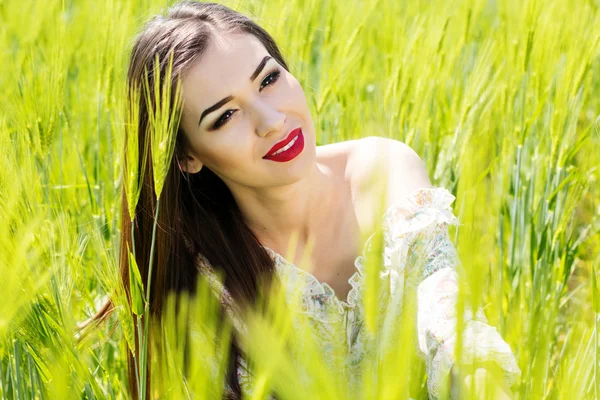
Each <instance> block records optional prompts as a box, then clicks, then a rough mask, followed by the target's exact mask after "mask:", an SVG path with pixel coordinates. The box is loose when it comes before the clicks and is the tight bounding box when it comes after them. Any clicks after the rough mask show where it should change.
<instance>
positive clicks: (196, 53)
mask: <svg viewBox="0 0 600 400" xmlns="http://www.w3.org/2000/svg"><path fill="white" fill-rule="evenodd" d="M218 33H246V34H251V35H254V36H255V37H256V38H257V39H258V40H260V41H261V43H262V44H263V45H264V46H265V48H266V49H267V51H268V52H269V54H270V55H271V56H272V57H273V58H274V59H275V60H276V61H277V62H278V63H279V64H280V65H281V66H282V67H283V68H285V69H286V70H287V69H288V67H287V64H286V62H285V61H284V59H283V57H282V55H281V53H280V51H279V49H278V47H277V45H276V44H275V41H274V40H273V38H272V37H271V36H270V35H269V34H268V33H267V32H266V31H265V30H264V29H263V28H261V27H260V26H259V25H257V24H256V23H255V22H253V21H252V20H251V19H250V18H248V17H247V16H244V15H242V14H240V13H238V12H235V11H233V10H231V9H229V8H227V7H225V6H223V5H220V4H215V3H199V2H194V1H184V2H181V3H178V4H176V5H175V6H173V7H171V8H170V9H169V10H168V11H167V14H166V16H162V15H159V16H156V17H154V18H153V19H152V20H150V21H149V22H148V23H147V25H146V26H145V28H144V29H143V30H142V32H141V33H140V34H139V35H138V36H137V38H136V40H135V43H134V46H133V49H132V52H131V58H130V62H129V70H128V75H127V83H128V87H129V88H130V89H131V88H133V87H136V86H137V87H139V86H140V85H141V84H142V83H143V79H144V76H145V75H144V74H145V70H147V71H152V69H153V66H154V59H155V57H156V55H158V58H159V62H160V77H163V76H164V74H165V71H166V70H167V68H166V67H167V64H168V62H169V58H170V57H172V74H171V76H170V79H171V82H172V86H173V87H175V84H176V79H178V78H181V77H182V76H183V75H184V74H185V73H186V72H187V71H188V70H189V69H190V68H191V66H192V65H193V64H194V63H195V62H196V61H197V60H198V59H199V58H200V57H201V56H202V54H203V53H204V51H205V50H206V48H207V46H208V43H209V40H210V39H211V38H212V37H214V35H216V34H218ZM148 78H149V85H150V87H153V86H154V83H153V79H154V77H153V76H152V75H149V76H148ZM168 78H169V77H168ZM130 101H131V100H130ZM153 106H154V105H153V104H148V103H147V102H146V99H145V96H141V99H139V126H138V130H137V134H138V135H139V154H140V157H139V158H140V159H142V155H143V153H144V151H149V150H148V149H149V146H146V141H147V140H149V134H148V108H149V107H153ZM186 145H187V143H186V141H185V135H184V133H183V131H182V129H181V127H179V129H178V130H177V139H176V145H175V152H174V156H173V159H172V160H171V163H170V167H169V171H168V174H167V176H166V180H165V184H164V188H163V191H162V194H161V205H160V212H159V214H158V226H159V229H157V236H156V245H155V253H154V259H153V265H154V268H153V272H152V293H151V295H150V298H149V301H150V310H151V314H152V316H153V318H154V319H158V320H160V316H161V312H162V307H163V303H164V301H165V299H166V296H167V294H168V293H170V292H175V293H178V294H181V293H191V294H193V293H194V291H195V284H196V282H197V279H198V274H199V269H198V266H197V264H196V262H197V260H198V255H202V256H203V257H204V258H205V259H206V260H207V261H208V262H209V263H210V265H211V266H212V267H213V268H214V269H215V270H218V271H219V272H220V273H221V274H222V276H223V277H224V282H223V283H224V286H225V288H226V289H227V290H228V291H229V292H230V293H231V295H232V297H233V298H234V299H235V300H236V302H238V303H239V304H252V303H253V302H254V301H256V300H257V298H258V290H259V288H261V287H263V286H262V285H263V284H269V283H270V278H271V277H273V275H274V269H275V268H274V263H273V260H272V259H271V257H270V256H269V254H268V253H267V252H266V250H265V249H264V248H263V246H262V245H261V244H260V242H259V240H258V239H257V237H256V236H255V235H254V234H253V232H252V231H251V230H250V229H249V228H248V226H247V225H246V223H245V221H244V219H243V218H242V215H241V213H240V210H239V208H238V206H237V204H236V202H235V201H234V198H233V196H232V194H231V192H230V190H229V189H228V187H227V186H226V185H225V184H224V183H223V181H222V180H221V179H220V178H218V177H217V176H216V175H215V174H214V173H213V172H212V171H211V170H210V169H208V168H207V167H206V166H204V167H203V168H202V169H201V170H200V172H198V173H196V174H187V173H185V172H183V171H182V170H181V168H180V167H179V160H183V159H184V158H183V156H184V151H185V149H186ZM148 159H150V155H148ZM125 162H127V160H126V159H125ZM141 166H142V163H141V162H140V164H139V168H141ZM155 210H156V198H155V195H154V191H153V182H152V163H150V162H148V163H146V166H145V173H144V181H143V182H142V188H141V194H140V198H139V202H138V204H137V206H136V209H135V218H134V224H135V255H136V261H137V265H138V266H139V268H140V273H141V276H142V280H143V282H144V284H146V282H147V278H148V265H149V258H150V246H151V241H152V226H153V223H154V213H155ZM131 229H132V224H131V222H130V218H129V213H128V207H127V198H126V196H125V192H124V191H123V197H122V213H121V232H120V235H121V236H120V243H121V246H120V254H119V263H120V268H121V277H122V280H123V284H124V287H125V288H126V291H127V296H128V298H129V301H131V296H130V293H129V290H128V288H129V267H128V248H130V249H131V248H132V243H131V242H132V239H131ZM110 309H111V307H110V304H107V305H106V306H105V307H104V308H103V310H101V311H100V312H99V314H98V316H99V317H100V318H103V317H105V316H106V314H107V313H108V312H110ZM238 343H239V342H238V341H237V340H235V336H234V338H233V339H232V342H231V346H230V353H229V360H230V363H229V365H228V370H227V374H226V382H227V384H228V386H229V387H230V388H231V392H230V393H229V396H230V397H234V398H241V388H240V384H239V381H238V378H237V374H236V369H237V361H238V356H239V355H240V354H241V349H240V347H239V345H238ZM133 363H134V359H133V357H132V355H131V354H128V377H129V386H130V390H131V392H132V395H133V396H134V397H137V387H136V384H135V375H134V364H133ZM148 376H149V373H148ZM149 383H150V382H149V381H148V384H149Z"/></svg>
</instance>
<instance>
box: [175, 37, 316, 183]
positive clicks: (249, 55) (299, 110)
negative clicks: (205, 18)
mask: <svg viewBox="0 0 600 400" xmlns="http://www.w3.org/2000/svg"><path fill="white" fill-rule="evenodd" d="M265 60H266V62H264V61H265ZM251 78H254V79H253V80H252V79H251ZM182 87H183V100H184V110H183V116H182V121H181V124H182V128H183V130H184V132H185V135H186V137H187V141H188V143H189V148H188V151H187V154H188V157H189V158H187V159H186V160H183V161H182V162H181V167H182V168H184V169H185V170H187V171H188V172H191V173H195V172H197V171H199V169H200V168H202V166H206V167H208V168H209V169H210V170H211V171H213V172H214V173H215V174H216V175H217V176H219V177H220V178H221V179H222V180H223V181H224V182H225V183H226V184H227V185H228V186H229V187H230V189H231V188H232V185H238V186H240V187H246V188H259V187H269V186H278V185H286V184H291V183H294V182H296V181H298V180H300V179H302V178H303V177H305V176H307V175H308V174H309V172H310V170H311V167H312V166H314V165H315V163H316V138H315V131H314V125H313V121H312V118H311V115H310V111H309V109H308V104H307V102H306V97H305V95H304V91H303V90H302V87H301V86H300V84H299V83H298V81H297V80H296V78H294V76H292V75H291V74H290V73H289V72H287V71H286V70H285V69H284V68H283V67H282V66H281V65H280V64H279V63H278V62H277V61H275V59H274V58H272V57H270V55H269V53H268V52H267V50H266V49H265V47H264V46H263V45H262V43H261V42H260V41H259V40H258V39H257V38H256V37H254V36H253V35H249V34H239V35H221V36H219V37H218V38H213V39H211V40H210V43H209V45H208V48H207V50H206V51H205V53H204V54H203V55H202V57H201V58H200V60H199V61H197V62H196V64H195V65H194V66H193V67H192V68H191V70H190V71H189V72H188V74H187V75H186V76H185V77H184V79H183V81H182ZM296 128H301V129H302V134H303V135H304V149H303V150H302V152H301V153H300V154H298V155H297V156H296V157H295V158H294V159H292V160H289V161H286V162H276V161H273V160H269V159H265V158H263V157H264V156H265V155H266V154H267V153H268V152H269V150H270V149H271V148H272V147H273V145H274V144H275V143H277V142H279V141H281V140H283V139H284V138H286V137H287V135H288V134H289V133H290V132H291V131H292V130H294V129H296Z"/></svg>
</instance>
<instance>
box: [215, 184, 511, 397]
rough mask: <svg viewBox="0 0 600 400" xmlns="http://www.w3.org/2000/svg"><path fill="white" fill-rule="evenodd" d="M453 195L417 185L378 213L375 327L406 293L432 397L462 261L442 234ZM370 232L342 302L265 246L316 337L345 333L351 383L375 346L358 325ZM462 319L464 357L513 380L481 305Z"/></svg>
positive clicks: (445, 361)
mask: <svg viewBox="0 0 600 400" xmlns="http://www.w3.org/2000/svg"><path fill="white" fill-rule="evenodd" d="M454 200H455V197H454V196H453V195H452V194H451V193H450V192H449V191H448V190H446V189H445V188H441V187H432V188H420V189H417V190H415V191H414V192H413V193H411V194H410V195H409V196H407V197H405V198H404V199H402V200H401V201H399V202H398V203H396V204H393V205H392V206H391V207H389V208H388V209H387V210H386V212H385V213H384V215H383V217H382V228H383V235H384V237H383V238H384V243H383V244H384V246H383V266H382V268H381V271H380V279H381V283H382V290H381V292H380V293H381V294H380V297H379V298H378V299H379V302H380V303H379V304H380V310H383V311H384V312H382V313H380V315H381V317H380V318H378V320H377V325H378V327H379V328H380V331H382V330H381V328H385V325H386V324H393V323H394V321H397V320H398V319H401V318H402V315H404V314H403V312H406V310H405V308H406V305H405V302H406V301H407V299H412V300H411V301H412V303H411V304H414V308H415V310H414V312H415V314H416V322H417V326H416V334H417V342H416V343H415V346H416V351H417V354H418V355H419V356H420V357H421V358H422V359H424V360H425V365H426V372H427V388H428V393H429V397H430V399H438V398H440V396H441V393H444V391H443V388H444V387H446V386H445V385H447V384H448V379H449V373H450V369H451V368H452V366H453V365H454V363H455V360H454V347H455V343H456V340H457V337H456V336H457V335H456V332H455V328H456V322H457V312H456V301H457V295H458V273H457V268H459V267H460V260H459V259H458V255H457V252H456V249H455V247H454V245H453V243H452V241H451V239H450V237H449V234H448V225H458V219H457V218H456V217H455V216H454V214H453V213H452V208H451V206H450V205H451V203H452V202H453V201H454ZM373 238H374V235H372V236H371V237H370V238H369V240H367V242H366V243H365V248H364V250H363V254H362V255H360V256H359V257H357V258H356V260H355V263H354V264H355V267H356V271H355V272H354V274H353V275H352V277H351V278H350V279H349V280H348V282H349V283H350V285H351V286H352V289H351V290H350V292H349V293H348V296H347V299H346V300H345V301H342V300H339V299H338V298H337V297H336V295H335V293H334V291H333V289H332V288H331V287H330V286H329V285H328V284H326V283H321V282H319V281H318V280H317V279H316V278H315V277H314V276H313V275H312V274H310V273H309V272H307V271H304V270H302V269H300V268H297V267H296V266H295V265H293V264H292V263H290V262H288V261H287V260H285V259H284V258H283V257H282V256H280V255H279V254H277V253H276V252H274V251H273V250H271V249H269V248H267V247H265V249H266V250H267V251H268V252H269V254H270V255H271V256H272V258H273V260H274V262H275V266H276V271H277V273H278V275H279V277H280V281H281V282H282V283H283V284H284V285H286V286H285V287H286V293H287V292H289V293H290V299H291V298H292V293H296V292H295V291H296V290H298V288H301V290H302V293H301V294H300V304H297V308H296V309H295V310H296V311H297V312H298V313H300V314H302V315H304V316H306V317H307V318H308V319H309V320H310V321H311V325H312V326H314V328H315V332H316V334H317V338H318V339H319V340H322V341H323V343H331V341H332V340H342V338H336V337H335V336H334V335H335V333H336V332H344V333H345V337H344V338H343V340H344V341H345V344H346V346H347V349H348V359H347V360H346V363H347V368H348V370H347V371H346V372H348V373H349V376H350V377H352V379H351V382H350V385H358V384H360V376H361V373H362V369H361V361H362V359H363V358H364V357H365V355H366V354H367V352H369V351H370V350H371V349H373V345H374V344H373V343H372V339H371V337H370V335H369V334H368V332H367V331H366V327H365V325H364V308H363V307H364V305H363V301H362V294H363V288H364V287H366V274H365V266H366V265H367V257H368V254H369V253H370V252H371V251H372V247H373V246H372V244H373V243H372V242H373ZM213 284H214V285H215V286H214V288H215V290H216V291H218V292H219V293H220V294H221V296H224V297H225V298H230V296H228V295H227V291H226V290H225V289H224V288H223V287H222V285H220V283H219V282H214V281H213ZM288 289H289V290H288ZM294 298H295V297H294ZM229 301H230V300H229ZM232 317H233V321H234V324H235V326H236V328H237V329H238V330H239V331H241V332H243V331H244V329H245V328H244V326H243V324H242V323H241V321H239V320H238V319H237V318H235V316H234V315H233V316H232ZM464 321H465V325H464V331H463V332H464V333H463V341H462V342H463V352H462V354H463V360H464V362H475V361H494V362H495V363H496V364H497V365H498V366H499V367H500V368H501V369H502V370H503V372H504V379H505V382H506V384H507V385H508V386H511V385H512V384H513V383H514V382H515V381H516V380H517V379H518V378H519V376H520V370H519V368H518V366H517V362H516V360H515V357H514V355H513V353H512V352H511V349H510V347H509V346H508V344H507V343H506V342H505V341H504V340H503V339H502V337H501V336H500V334H499V333H498V332H497V330H496V329H495V328H493V327H491V326H489V325H487V320H486V317H485V315H484V314H483V311H482V310H481V309H479V310H478V311H477V313H476V315H471V313H470V310H469V309H468V308H466V309H465V313H464ZM328 348H330V347H327V346H324V355H325V359H326V360H328V359H329V360H331V363H333V357H334V356H333V353H331V354H329V353H328V352H327V349H328ZM240 361H241V363H240V367H239V368H238V377H239V378H240V382H241V385H242V389H243V390H244V391H245V392H246V393H248V394H251V392H252V375H251V373H250V372H249V370H248V368H247V365H246V363H245V362H244V360H243V359H242V360H240Z"/></svg>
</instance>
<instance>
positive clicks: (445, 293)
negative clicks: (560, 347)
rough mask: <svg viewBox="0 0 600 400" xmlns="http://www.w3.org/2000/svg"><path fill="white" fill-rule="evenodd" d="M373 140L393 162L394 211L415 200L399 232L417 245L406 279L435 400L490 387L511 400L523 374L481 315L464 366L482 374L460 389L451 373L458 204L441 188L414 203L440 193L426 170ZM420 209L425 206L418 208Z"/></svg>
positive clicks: (471, 327)
mask: <svg viewBox="0 0 600 400" xmlns="http://www.w3.org/2000/svg"><path fill="white" fill-rule="evenodd" d="M369 139H370V140H372V142H373V143H378V144H377V146H378V148H379V149H380V151H381V153H382V154H387V157H381V159H382V160H385V163H384V164H385V165H387V168H388V170H389V171H388V177H389V180H388V190H387V194H388V199H389V200H388V202H389V204H396V203H401V202H405V201H407V200H409V202H411V205H410V206H409V208H412V209H413V210H414V213H411V212H410V211H409V210H407V209H404V210H402V212H401V213H400V214H404V215H403V216H402V217H401V219H403V220H402V221H399V222H398V224H397V227H398V232H397V234H398V235H401V236H404V237H405V239H408V240H409V242H410V244H409V254H411V257H410V259H411V260H413V261H412V265H407V267H406V268H407V271H405V272H406V273H407V274H408V275H409V277H408V278H409V279H408V281H407V283H408V285H409V286H412V287H413V288H414V287H416V289H417V290H416V291H417V295H418V296H417V325H418V328H417V330H418V342H419V351H420V352H421V355H422V357H423V358H425V360H426V364H427V374H428V387H429V393H430V397H432V398H437V396H438V395H441V394H443V393H444V392H446V391H447V390H448V389H455V390H454V391H455V392H457V391H458V390H461V392H463V393H464V391H465V390H467V391H469V390H471V389H472V388H473V386H475V390H478V392H477V393H480V390H481V389H482V388H484V387H486V386H485V385H484V384H487V387H488V388H490V389H492V388H493V390H494V393H495V397H494V398H511V396H512V393H511V392H510V389H509V386H510V384H512V382H513V381H514V380H515V379H516V377H518V375H519V374H520V371H519V369H518V366H517V364H516V360H515V359H514V356H513V354H512V352H511V350H510V348H509V346H508V344H506V343H505V342H504V341H503V340H502V338H501V336H500V335H499V333H498V332H497V331H496V329H495V328H493V327H491V326H488V325H487V320H486V318H485V315H484V314H483V311H482V310H481V309H479V310H478V312H477V313H476V315H475V316H474V317H473V316H472V315H471V312H470V309H469V307H466V309H465V315H464V319H465V324H464V332H463V349H464V351H463V354H462V360H463V361H466V362H467V363H472V364H474V365H475V366H476V368H475V371H474V372H473V373H472V374H470V375H467V376H463V377H462V378H459V379H460V384H456V383H454V382H452V383H451V381H450V376H451V374H450V370H454V369H455V368H454V363H455V360H454V347H455V342H456V339H457V338H456V332H455V327H456V317H457V315H456V299H457V296H458V273H457V266H460V260H459V258H458V254H457V252H456V249H455V247H454V244H453V243H452V241H451V240H450V237H449V234H448V225H458V219H457V218H456V217H455V216H454V215H453V213H452V209H451V207H450V204H451V203H452V202H453V201H454V196H452V195H451V194H450V193H449V192H447V191H445V190H439V188H438V189H434V190H431V191H429V192H427V191H425V192H421V193H420V194H419V195H418V196H414V197H410V199H408V198H407V196H409V195H410V194H411V193H414V192H415V190H417V189H419V188H432V186H431V182H430V180H429V178H428V176H427V171H426V167H425V164H424V163H423V161H422V160H421V159H420V158H419V156H418V155H417V154H416V153H415V152H414V151H413V150H412V149H411V148H410V147H409V146H407V145H405V144H403V143H401V142H398V141H395V140H391V139H384V138H375V137H373V138H369ZM419 202H422V203H423V204H417V203H419ZM421 205H422V206H423V207H422V208H421ZM413 206H414V207H413ZM408 270H411V271H408ZM410 275H412V277H410ZM475 398H480V396H476V397H475Z"/></svg>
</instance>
